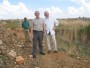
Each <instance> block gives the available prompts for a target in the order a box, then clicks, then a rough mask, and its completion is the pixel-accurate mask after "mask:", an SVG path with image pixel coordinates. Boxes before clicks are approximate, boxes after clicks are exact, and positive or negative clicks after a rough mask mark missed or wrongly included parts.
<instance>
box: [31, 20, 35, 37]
mask: <svg viewBox="0 0 90 68" xmlns="http://www.w3.org/2000/svg"><path fill="white" fill-rule="evenodd" d="M33 27H34V25H33V21H32V22H31V36H32V38H33Z"/></svg>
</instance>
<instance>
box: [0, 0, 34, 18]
mask: <svg viewBox="0 0 90 68" xmlns="http://www.w3.org/2000/svg"><path fill="white" fill-rule="evenodd" d="M32 13H33V11H32V10H30V9H28V8H27V7H26V6H25V4H23V3H22V2H19V3H18V4H17V5H12V4H11V3H10V2H9V1H8V0H3V2H2V3H0V18H1V19H3V18H4V19H8V18H11V19H14V18H23V17H29V18H30V17H33V16H32Z"/></svg>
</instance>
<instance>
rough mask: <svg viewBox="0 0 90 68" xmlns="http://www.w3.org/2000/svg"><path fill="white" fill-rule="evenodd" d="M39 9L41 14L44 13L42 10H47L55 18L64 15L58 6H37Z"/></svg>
mask: <svg viewBox="0 0 90 68" xmlns="http://www.w3.org/2000/svg"><path fill="white" fill-rule="evenodd" d="M39 11H40V12H41V15H42V14H43V13H44V11H48V12H49V13H50V16H53V17H55V18H62V17H64V13H63V11H62V10H61V9H60V8H59V7H51V8H39ZM42 16H43V15H42Z"/></svg>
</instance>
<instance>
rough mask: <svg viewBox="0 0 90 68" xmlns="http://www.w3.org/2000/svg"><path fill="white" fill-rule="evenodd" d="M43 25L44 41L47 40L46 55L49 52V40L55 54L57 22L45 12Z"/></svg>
mask: <svg viewBox="0 0 90 68" xmlns="http://www.w3.org/2000/svg"><path fill="white" fill-rule="evenodd" d="M44 16H45V19H44V23H45V26H46V39H47V45H48V53H50V52H51V50H52V49H51V46H50V45H51V44H50V38H51V39H52V41H53V45H54V46H53V49H54V53H57V43H56V38H55V27H56V26H58V24H59V23H58V21H57V20H56V19H54V18H51V17H49V12H48V11H45V12H44Z"/></svg>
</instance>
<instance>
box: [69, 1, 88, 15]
mask: <svg viewBox="0 0 90 68" xmlns="http://www.w3.org/2000/svg"><path fill="white" fill-rule="evenodd" d="M71 1H72V2H75V3H77V4H79V5H80V7H79V8H75V7H73V6H71V7H68V12H69V13H70V14H72V15H73V16H76V17H77V16H84V17H90V1H89V0H71Z"/></svg>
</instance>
